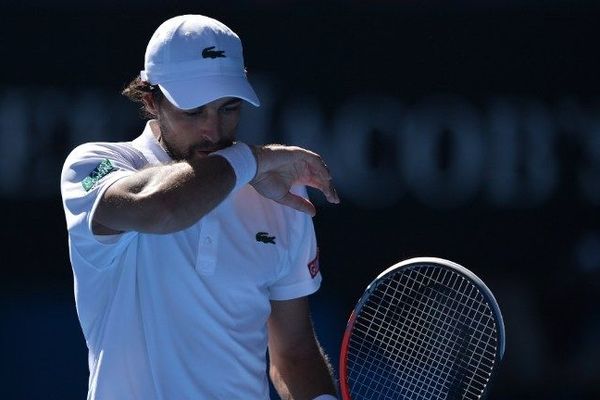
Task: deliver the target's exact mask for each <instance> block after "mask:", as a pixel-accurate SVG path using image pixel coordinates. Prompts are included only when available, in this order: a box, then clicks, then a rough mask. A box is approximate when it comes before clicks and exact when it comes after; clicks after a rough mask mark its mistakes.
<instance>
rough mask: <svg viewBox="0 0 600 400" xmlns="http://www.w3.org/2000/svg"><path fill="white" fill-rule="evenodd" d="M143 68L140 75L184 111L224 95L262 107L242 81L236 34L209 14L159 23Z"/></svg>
mask: <svg viewBox="0 0 600 400" xmlns="http://www.w3.org/2000/svg"><path fill="white" fill-rule="evenodd" d="M144 68H145V69H144V70H143V71H141V73H140V77H141V79H142V80H143V81H147V82H149V83H150V84H152V85H158V86H159V87H160V90H161V91H162V92H163V93H164V95H165V97H166V98H167V99H168V100H169V101H170V102H171V103H172V104H173V105H175V106H176V107H177V108H180V109H182V110H189V109H192V108H196V107H200V106H202V105H204V104H206V103H209V102H211V101H214V100H217V99H219V98H222V97H237V98H240V99H243V100H246V101H248V102H249V103H251V104H253V105H255V106H257V107H258V106H259V105H260V102H259V100H258V97H257V96H256V93H255V92H254V90H253V89H252V87H251V86H250V83H249V82H248V80H247V79H246V69H245V68H244V56H243V51H242V42H241V41H240V38H239V37H238V36H237V35H236V34H235V32H233V31H232V30H231V29H229V28H228V27H227V26H226V25H225V24H223V23H221V22H219V21H217V20H216V19H213V18H209V17H205V16H203V15H180V16H177V17H174V18H171V19H168V20H166V21H165V22H163V23H162V24H161V25H160V26H159V27H158V29H156V31H155V32H154V34H153V35H152V38H151V39H150V42H149V43H148V47H147V48H146V56H145V59H144Z"/></svg>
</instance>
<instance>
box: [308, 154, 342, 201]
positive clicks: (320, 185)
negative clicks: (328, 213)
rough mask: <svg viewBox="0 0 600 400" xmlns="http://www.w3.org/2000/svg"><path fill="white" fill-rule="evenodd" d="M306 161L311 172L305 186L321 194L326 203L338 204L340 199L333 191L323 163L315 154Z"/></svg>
mask: <svg viewBox="0 0 600 400" xmlns="http://www.w3.org/2000/svg"><path fill="white" fill-rule="evenodd" d="M306 161H307V162H308V165H309V166H310V170H311V176H310V179H309V180H308V182H306V184H307V185H309V186H311V187H314V188H315V189H318V190H320V191H321V192H323V194H324V195H325V198H326V199H327V201H328V202H330V203H334V204H339V202H340V198H339V196H338V194H337V191H336V190H335V187H334V185H333V180H332V177H331V173H330V172H329V169H328V168H327V165H326V164H325V162H323V160H322V159H321V157H319V156H318V155H316V154H315V155H314V156H312V157H308V158H307V160H306Z"/></svg>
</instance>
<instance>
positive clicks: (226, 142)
mask: <svg viewBox="0 0 600 400" xmlns="http://www.w3.org/2000/svg"><path fill="white" fill-rule="evenodd" d="M158 126H159V128H160V136H159V137H158V143H159V144H160V145H161V146H162V148H163V149H164V150H165V152H166V153H167V154H168V155H169V157H171V159H173V160H174V161H190V160H192V159H193V158H196V157H198V154H199V153H200V152H206V153H212V152H213V151H217V150H221V149H224V148H226V147H229V146H231V145H232V144H233V140H232V139H231V138H223V139H220V140H219V141H218V142H216V143H215V142H211V141H209V140H202V141H201V142H199V143H195V144H193V145H191V146H190V147H189V148H188V149H186V150H185V151H180V150H177V149H176V148H175V146H173V145H172V143H170V141H169V139H168V137H170V136H171V135H170V133H171V132H170V131H169V129H168V128H167V127H166V126H165V125H164V124H163V123H162V121H161V120H160V118H159V119H158Z"/></svg>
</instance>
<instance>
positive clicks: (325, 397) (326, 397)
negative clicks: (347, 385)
mask: <svg viewBox="0 0 600 400" xmlns="http://www.w3.org/2000/svg"><path fill="white" fill-rule="evenodd" d="M313 400H338V398H337V397H335V396H332V395H330V394H322V395H320V396H317V397H315V398H314V399H313Z"/></svg>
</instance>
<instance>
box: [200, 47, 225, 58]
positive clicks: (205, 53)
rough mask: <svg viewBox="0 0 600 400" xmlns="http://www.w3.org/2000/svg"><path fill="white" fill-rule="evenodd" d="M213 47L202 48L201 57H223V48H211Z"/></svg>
mask: <svg viewBox="0 0 600 400" xmlns="http://www.w3.org/2000/svg"><path fill="white" fill-rule="evenodd" d="M214 48H215V46H210V47H207V48H205V49H204V50H202V57H203V58H213V59H214V58H217V57H223V58H225V57H226V56H225V50H213V49H214Z"/></svg>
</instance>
